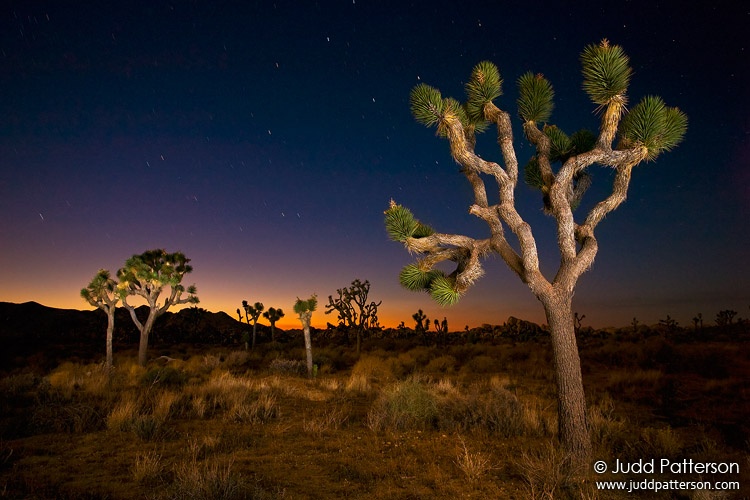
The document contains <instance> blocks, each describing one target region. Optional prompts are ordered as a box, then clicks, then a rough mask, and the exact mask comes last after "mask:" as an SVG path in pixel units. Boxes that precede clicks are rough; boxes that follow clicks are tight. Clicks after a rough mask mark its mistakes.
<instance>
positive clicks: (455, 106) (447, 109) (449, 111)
mask: <svg viewBox="0 0 750 500" xmlns="http://www.w3.org/2000/svg"><path fill="white" fill-rule="evenodd" d="M442 109H443V112H442V115H441V119H442V118H447V117H448V116H455V117H456V118H458V119H459V121H461V124H462V125H463V126H464V128H465V127H469V126H471V122H470V121H469V117H468V116H466V110H465V109H464V107H463V105H462V104H461V103H460V102H458V101H457V100H456V99H454V98H452V97H446V98H445V99H443V108H442ZM443 123H445V122H443V121H441V123H439V124H438V135H439V136H441V137H445V136H446V134H447V129H446V128H445V127H444V126H442V125H443Z"/></svg>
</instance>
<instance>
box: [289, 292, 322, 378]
mask: <svg viewBox="0 0 750 500" xmlns="http://www.w3.org/2000/svg"><path fill="white" fill-rule="evenodd" d="M317 307H318V296H317V295H314V294H313V296H312V297H310V298H309V299H307V300H301V299H300V298H299V297H297V302H295V303H294V312H295V313H296V314H298V315H299V320H300V323H302V329H303V330H304V332H305V352H306V353H307V376H308V377H310V378H312V376H313V358H312V341H311V340H310V320H312V313H313V312H314V311H315V309H316V308H317Z"/></svg>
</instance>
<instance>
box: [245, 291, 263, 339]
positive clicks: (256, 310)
mask: <svg viewBox="0 0 750 500" xmlns="http://www.w3.org/2000/svg"><path fill="white" fill-rule="evenodd" d="M242 308H243V309H245V318H249V319H247V322H248V324H250V320H251V319H252V320H253V345H252V348H253V349H255V332H256V329H257V328H258V319H259V318H260V315H261V313H262V312H263V303H262V302H256V303H255V304H253V305H250V304H248V303H247V301H246V300H243V301H242ZM245 349H246V350H247V342H245Z"/></svg>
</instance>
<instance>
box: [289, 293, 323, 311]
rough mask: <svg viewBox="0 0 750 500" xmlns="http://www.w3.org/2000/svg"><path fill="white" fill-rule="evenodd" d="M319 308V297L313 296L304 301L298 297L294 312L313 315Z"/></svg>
mask: <svg viewBox="0 0 750 500" xmlns="http://www.w3.org/2000/svg"><path fill="white" fill-rule="evenodd" d="M317 307H318V296H317V295H313V296H312V297H310V298H309V299H307V300H302V299H300V298H299V297H297V301H296V302H295V303H294V312H295V313H297V314H304V313H312V312H313V311H315V309H316V308H317Z"/></svg>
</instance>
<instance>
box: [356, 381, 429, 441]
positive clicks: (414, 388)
mask: <svg viewBox="0 0 750 500" xmlns="http://www.w3.org/2000/svg"><path fill="white" fill-rule="evenodd" d="M438 416H439V412H438V405H437V401H436V398H435V396H434V395H433V394H432V393H431V392H430V391H429V390H428V389H427V388H426V387H425V385H424V384H423V383H422V382H421V381H419V380H418V379H417V378H414V377H411V378H409V379H407V380H404V381H402V382H397V383H395V384H394V385H393V386H390V387H387V388H386V389H384V390H383V392H382V393H381V394H380V396H379V397H378V398H377V399H376V400H375V402H374V403H373V405H372V407H371V408H370V410H369V411H368V413H367V425H368V427H370V428H371V429H373V430H382V429H386V428H387V429H392V430H406V429H427V428H431V427H436V424H437V422H438Z"/></svg>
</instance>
